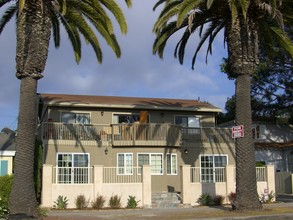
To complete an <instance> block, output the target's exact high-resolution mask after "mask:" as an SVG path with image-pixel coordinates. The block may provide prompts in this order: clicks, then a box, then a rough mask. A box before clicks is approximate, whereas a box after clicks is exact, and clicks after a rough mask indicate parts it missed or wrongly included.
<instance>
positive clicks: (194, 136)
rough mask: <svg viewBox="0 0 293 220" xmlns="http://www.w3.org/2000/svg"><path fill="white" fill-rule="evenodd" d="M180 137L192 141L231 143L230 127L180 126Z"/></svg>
mask: <svg viewBox="0 0 293 220" xmlns="http://www.w3.org/2000/svg"><path fill="white" fill-rule="evenodd" d="M182 139H183V140H192V141H193V142H196V143H198V142H210V143H233V142H234V140H233V139H232V133H231V129H230V128H215V127H209V128H206V127H204V128H182Z"/></svg>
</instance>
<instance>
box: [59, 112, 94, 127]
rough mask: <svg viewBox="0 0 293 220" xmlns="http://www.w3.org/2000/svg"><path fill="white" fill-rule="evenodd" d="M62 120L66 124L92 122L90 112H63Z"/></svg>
mask: <svg viewBox="0 0 293 220" xmlns="http://www.w3.org/2000/svg"><path fill="white" fill-rule="evenodd" d="M61 122H63V123H66V124H90V113H75V112H61Z"/></svg>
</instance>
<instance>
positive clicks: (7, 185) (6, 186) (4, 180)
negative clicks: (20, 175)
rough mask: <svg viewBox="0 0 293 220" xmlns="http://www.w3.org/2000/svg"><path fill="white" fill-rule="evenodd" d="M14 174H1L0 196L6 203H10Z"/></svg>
mask: <svg viewBox="0 0 293 220" xmlns="http://www.w3.org/2000/svg"><path fill="white" fill-rule="evenodd" d="M12 181H13V175H6V176H0V189H1V190H0V198H1V200H2V202H4V203H5V204H7V206H8V204H9V195H10V192H11V187H12Z"/></svg>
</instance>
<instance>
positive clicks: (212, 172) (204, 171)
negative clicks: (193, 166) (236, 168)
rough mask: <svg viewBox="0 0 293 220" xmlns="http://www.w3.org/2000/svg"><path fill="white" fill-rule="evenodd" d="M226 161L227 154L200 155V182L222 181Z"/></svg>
mask: <svg viewBox="0 0 293 220" xmlns="http://www.w3.org/2000/svg"><path fill="white" fill-rule="evenodd" d="M227 163H228V156H227V155H201V156H200V172H201V175H200V176H201V182H208V183H213V182H224V181H225V167H226V165H227Z"/></svg>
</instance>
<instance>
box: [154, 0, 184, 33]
mask: <svg viewBox="0 0 293 220" xmlns="http://www.w3.org/2000/svg"><path fill="white" fill-rule="evenodd" d="M180 3H181V1H172V2H171V3H170V4H167V5H166V7H165V8H164V9H163V10H162V12H161V13H160V15H159V17H158V20H157V21H156V23H155V25H154V27H153V32H157V31H158V30H160V28H162V27H163V26H164V25H165V24H166V23H167V21H168V20H169V19H171V18H172V17H173V16H175V15H176V14H177V13H178V9H179V6H178V5H179V4H180Z"/></svg>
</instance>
